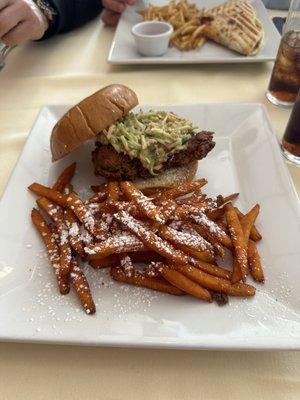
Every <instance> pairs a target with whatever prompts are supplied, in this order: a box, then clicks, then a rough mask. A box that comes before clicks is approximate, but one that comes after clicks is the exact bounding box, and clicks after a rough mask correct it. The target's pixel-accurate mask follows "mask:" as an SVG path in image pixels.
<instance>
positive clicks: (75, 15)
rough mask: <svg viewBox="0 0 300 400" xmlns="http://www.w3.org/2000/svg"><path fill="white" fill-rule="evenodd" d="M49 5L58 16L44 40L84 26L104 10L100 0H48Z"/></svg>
mask: <svg viewBox="0 0 300 400" xmlns="http://www.w3.org/2000/svg"><path fill="white" fill-rule="evenodd" d="M48 3H49V4H50V5H51V6H52V7H53V8H54V10H55V11H56V13H57V14H56V16H55V20H54V23H53V24H52V25H51V27H50V28H49V29H48V30H47V32H46V33H45V35H44V37H43V39H47V38H48V37H50V36H53V35H55V34H56V33H60V32H68V31H70V30H72V29H74V28H77V27H79V26H80V25H83V24H84V23H85V22H87V21H90V20H91V19H93V18H94V17H96V16H97V15H99V14H100V11H101V10H102V8H103V7H102V4H101V1H100V0H48Z"/></svg>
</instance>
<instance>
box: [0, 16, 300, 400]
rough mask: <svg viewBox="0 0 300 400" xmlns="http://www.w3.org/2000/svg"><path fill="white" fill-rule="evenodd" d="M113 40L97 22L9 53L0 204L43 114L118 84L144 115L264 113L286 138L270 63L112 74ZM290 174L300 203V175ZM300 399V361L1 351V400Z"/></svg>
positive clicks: (22, 347) (3, 91)
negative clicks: (207, 109) (184, 107)
mask: <svg viewBox="0 0 300 400" xmlns="http://www.w3.org/2000/svg"><path fill="white" fill-rule="evenodd" d="M269 13H270V15H271V16H281V15H284V14H285V13H284V12H279V11H276V10H273V11H269ZM113 36H114V28H107V27H105V26H104V25H103V24H102V23H101V22H100V19H99V18H97V19H95V20H93V21H91V22H90V23H88V24H86V25H85V26H83V27H81V28H79V29H77V30H74V31H72V32H69V33H65V34H61V35H57V36H56V37H53V38H51V39H48V40H45V41H38V42H31V43H26V44H23V45H19V46H17V47H16V48H14V49H12V50H11V52H10V53H9V55H8V57H7V58H6V63H5V67H4V68H3V69H2V70H1V71H0V196H1V195H2V194H3V193H4V191H5V186H6V184H7V182H8V180H9V178H10V175H11V173H12V171H13V169H14V166H15V164H16V162H17V160H18V157H19V156H20V154H21V152H22V149H23V147H24V144H25V142H26V139H27V137H28V135H29V133H30V129H31V127H32V125H33V124H34V121H35V119H36V117H37V115H38V112H39V110H40V109H41V108H42V107H43V106H44V105H56V104H70V105H72V104H75V103H76V102H78V101H79V100H80V99H82V98H84V97H86V96H87V95H89V94H90V93H92V92H94V91H96V90H98V89H99V88H101V87H104V86H106V85H109V84H112V83H121V84H125V85H128V86H129V87H132V88H133V89H134V90H135V92H136V93H138V96H139V102H140V104H141V105H142V104H189V103H224V102H225V103H253V102H255V103H262V104H264V106H265V107H266V110H267V113H268V115H269V118H270V121H271V123H272V126H273V129H274V132H275V133H276V135H277V137H278V139H280V138H281V137H282V135H283V132H284V130H285V127H286V125H287V121H288V118H289V115H290V112H291V109H288V108H281V107H277V106H275V105H273V104H271V103H269V102H268V101H267V99H266V96H265V92H266V89H267V87H268V82H269V79H270V75H271V71H272V67H273V63H272V62H264V63H249V64H243V65H241V64H206V65H204V64H203V65H201V64H199V65H126V66H122V65H118V66H114V65H110V64H109V63H108V62H107V56H108V52H109V48H110V46H111V43H112V40H113ZM216 118H218V116H217V115H216ZM41 134H42V132H41ZM262 168H263V166H262ZM288 169H289V172H290V174H291V177H292V179H293V182H294V184H295V187H296V190H297V191H298V194H299V193H300V168H297V167H295V166H293V165H288ZM19 184H20V185H22V182H19ZM24 190H25V188H24ZM21 222H22V221H20V223H21ZM0 223H1V221H0ZM0 299H1V293H0ZM0 307H1V300H0ZM198 317H200V316H198ZM299 398H300V353H299V352H292V351H269V352H264V351H259V352H257V351H251V352H240V351H195V350H167V349H165V350H163V349H149V348H148V349H141V348H139V349H134V348H117V347H113V348H111V347H88V346H86V347H80V346H70V345H50V344H37V343H13V342H4V343H0V399H1V400H18V399H20V400H21V399H22V400H25V399H30V400H36V399H39V400H40V399H45V400H46V399H49V400H50V399H51V400H53V399H63V400H68V399H72V400H77V399H80V400H82V399H107V400H117V399H122V400H124V399H126V400H127V399H128V400H134V399H139V400H140V399H144V400H148V399H155V400H159V399H162V400H168V399H170V400H171V399H172V400H176V399H178V400H179V399H180V400H183V399H185V400H189V399H197V400H198V399H222V400H225V399H230V400H235V399H236V400H250V399H251V400H253V399H257V400H259V399H263V400H268V399H270V400H282V399H288V400H298V399H299Z"/></svg>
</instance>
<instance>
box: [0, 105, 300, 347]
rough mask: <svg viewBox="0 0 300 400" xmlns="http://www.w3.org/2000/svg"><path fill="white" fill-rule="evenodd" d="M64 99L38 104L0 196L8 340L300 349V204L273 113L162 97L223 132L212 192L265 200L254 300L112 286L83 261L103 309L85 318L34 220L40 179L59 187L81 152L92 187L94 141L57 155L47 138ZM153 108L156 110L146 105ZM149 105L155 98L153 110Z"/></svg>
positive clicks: (78, 179) (1, 323)
mask: <svg viewBox="0 0 300 400" xmlns="http://www.w3.org/2000/svg"><path fill="white" fill-rule="evenodd" d="M67 108H68V107H67V106H49V107H45V108H44V109H42V111H41V112H40V114H39V116H38V118H37V121H36V123H35V125H34V127H33V129H32V132H31V134H30V136H29V138H28V141H27V143H26V145H25V148H24V150H23V153H22V155H21V157H20V159H19V161H18V163H17V166H16V168H15V170H14V172H13V175H12V177H11V179H10V182H9V184H8V186H7V188H6V192H5V194H4V196H3V198H2V200H1V203H0V221H1V224H0V294H1V300H0V304H1V306H0V339H2V340H10V341H31V342H33V341H34V342H51V343H64V344H66V343H70V344H81V345H113V346H134V347H166V348H193V349H300V311H299V310H300V291H299V284H298V282H299V280H300V269H299V266H300V246H299V242H300V211H299V202H298V199H297V195H296V193H295V191H294V187H293V185H292V182H291V179H290V176H289V173H288V170H287V168H286V166H285V164H284V161H283V159H282V156H281V154H280V151H279V147H278V143H277V141H276V138H275V136H274V134H273V132H272V129H271V127H270V124H269V121H268V118H267V116H266V113H265V110H264V108H263V107H262V106H261V105H258V104H202V105H201V104H199V105H183V106H180V105H178V106H164V107H163V106H162V107H156V106H155V108H156V109H167V110H171V111H174V112H175V113H178V114H179V115H182V116H185V117H188V118H190V119H191V120H192V121H193V123H194V124H196V125H198V126H199V127H200V129H204V130H205V129H206V130H213V131H215V132H216V133H215V140H216V146H215V149H214V150H213V151H212V152H211V153H209V155H208V157H206V158H205V159H204V160H203V161H201V162H200V163H199V164H200V169H199V172H198V176H199V177H200V176H203V177H205V178H207V179H208V182H209V183H208V185H207V193H209V194H211V195H216V194H218V193H223V194H229V193H232V192H240V193H241V195H240V198H239V205H240V207H241V208H242V210H248V209H249V208H250V207H251V206H253V205H254V204H255V203H256V202H259V203H260V205H261V215H260V217H259V221H258V227H259V229H260V231H261V232H262V235H263V240H262V241H261V243H260V244H259V251H260V253H261V256H262V259H263V263H264V266H265V274H266V277H267V280H266V284H265V285H263V286H262V285H256V286H257V294H256V296H255V297H254V298H251V299H246V300H242V299H234V298H231V299H230V304H229V305H227V306H225V307H218V306H217V305H215V304H206V303H203V302H201V301H199V300H197V299H194V298H192V297H189V296H185V297H183V298H177V297H175V296H169V295H164V294H159V293H156V292H152V291H148V290H146V289H139V288H133V287H129V286H124V285H120V284H119V283H111V281H110V278H109V277H108V276H107V272H106V271H104V272H103V271H102V272H100V271H93V270H92V268H87V275H88V279H89V281H90V282H91V286H92V291H93V296H94V298H95V301H96V303H97V313H96V314H95V315H94V316H88V315H86V314H85V313H84V312H83V311H82V310H81V307H80V305H79V303H78V300H77V298H76V297H75V295H74V294H73V293H70V294H69V295H68V296H61V295H59V294H58V293H57V288H56V282H55V278H54V276H53V273H52V271H51V269H50V267H49V264H48V261H47V259H46V258H45V255H44V249H43V245H42V243H41V240H40V238H39V237H38V234H37V233H36V231H35V229H34V228H33V227H32V225H31V221H30V211H31V209H32V207H33V205H34V200H35V196H33V195H32V194H31V193H29V191H27V190H26V187H27V186H28V185H29V184H30V183H32V182H33V181H37V182H41V183H43V184H45V185H51V184H52V183H53V182H54V180H55V178H56V177H57V174H58V172H59V171H61V170H62V168H63V167H64V166H66V165H68V164H69V163H70V162H72V161H74V160H76V161H78V173H77V175H76V176H75V179H74V184H75V188H76V189H77V190H78V189H79V190H78V191H79V193H80V194H82V195H84V193H85V192H86V190H85V189H84V188H87V187H89V185H90V184H91V183H96V182H97V179H96V178H95V177H93V175H92V165H91V162H90V159H91V157H90V151H91V148H92V147H93V143H87V145H86V146H83V148H81V149H79V150H78V151H76V152H75V153H73V154H71V155H69V156H68V157H66V159H63V160H62V161H60V162H57V163H55V164H52V163H51V158H50V153H49V136H50V133H51V129H52V127H53V125H54V124H55V122H56V121H57V119H58V118H59V117H61V115H62V114H63V113H64V112H65V111H66V110H67ZM144 108H145V109H147V108H150V107H146V106H145V107H144ZM152 108H153V107H152Z"/></svg>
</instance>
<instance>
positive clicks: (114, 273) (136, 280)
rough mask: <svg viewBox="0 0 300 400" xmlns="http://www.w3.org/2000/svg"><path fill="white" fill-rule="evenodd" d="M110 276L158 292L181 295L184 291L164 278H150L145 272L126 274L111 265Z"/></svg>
mask: <svg viewBox="0 0 300 400" xmlns="http://www.w3.org/2000/svg"><path fill="white" fill-rule="evenodd" d="M110 275H111V277H112V278H113V279H114V280H115V281H118V282H123V283H128V284H130V285H134V286H142V287H145V288H148V289H152V290H156V291H158V292H163V293H168V294H173V295H175V296H183V295H184V294H185V293H184V292H183V291H182V290H180V289H179V288H177V287H175V286H173V285H172V284H170V283H169V282H167V281H166V280H165V279H162V278H150V277H149V276H146V275H145V274H143V273H141V272H138V271H135V272H134V273H133V274H132V275H131V276H127V275H126V274H125V272H124V271H123V270H122V268H118V267H113V268H111V270H110Z"/></svg>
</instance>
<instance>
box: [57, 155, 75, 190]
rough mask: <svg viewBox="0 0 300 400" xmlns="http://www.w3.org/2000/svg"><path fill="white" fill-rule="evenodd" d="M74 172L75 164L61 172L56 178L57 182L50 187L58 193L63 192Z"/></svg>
mask: <svg viewBox="0 0 300 400" xmlns="http://www.w3.org/2000/svg"><path fill="white" fill-rule="evenodd" d="M75 170H76V162H74V163H73V164H71V165H69V166H68V167H67V168H65V169H64V170H63V172H62V173H61V174H60V175H59V177H58V178H57V181H56V182H55V184H54V185H53V186H52V189H53V190H57V191H58V192H61V193H62V192H63V190H64V189H65V187H66V186H67V185H68V184H69V183H70V182H71V180H72V178H73V176H74V174H75Z"/></svg>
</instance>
